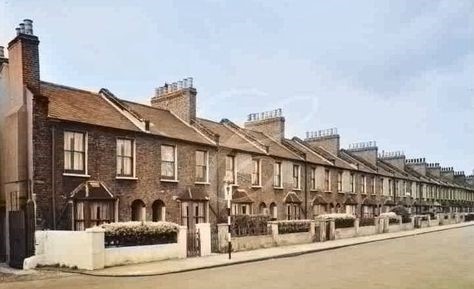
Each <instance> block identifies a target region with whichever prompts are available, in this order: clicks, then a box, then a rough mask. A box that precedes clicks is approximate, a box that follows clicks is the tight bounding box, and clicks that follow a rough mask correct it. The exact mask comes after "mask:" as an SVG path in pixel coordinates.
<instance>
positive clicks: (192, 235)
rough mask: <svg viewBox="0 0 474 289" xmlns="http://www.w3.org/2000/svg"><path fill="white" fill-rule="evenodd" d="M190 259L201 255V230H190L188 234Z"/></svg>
mask: <svg viewBox="0 0 474 289" xmlns="http://www.w3.org/2000/svg"><path fill="white" fill-rule="evenodd" d="M186 243H187V247H188V250H187V251H188V254H187V256H188V257H197V256H200V255H201V242H200V240H199V230H198V229H196V228H194V229H188V233H187V242H186Z"/></svg>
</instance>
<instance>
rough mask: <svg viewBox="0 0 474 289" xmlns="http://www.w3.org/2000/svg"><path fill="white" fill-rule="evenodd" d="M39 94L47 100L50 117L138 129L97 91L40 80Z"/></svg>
mask: <svg viewBox="0 0 474 289" xmlns="http://www.w3.org/2000/svg"><path fill="white" fill-rule="evenodd" d="M40 85H41V95H43V96H45V97H47V98H48V100H49V109H48V116H49V117H51V118H56V119H61V120H67V121H74V122H80V123H87V124H92V125H99V126H105V127H111V128H118V129H124V130H131V131H140V129H139V128H138V127H136V126H135V125H134V124H133V123H131V122H130V121H129V120H128V119H127V118H126V117H125V116H123V115H122V114H121V113H120V112H118V111H117V110H116V109H115V108H114V107H112V106H111V105H110V104H108V103H107V101H106V100H105V99H103V98H102V96H101V95H99V94H98V93H94V92H90V91H85V90H80V89H76V88H71V87H66V86H62V85H58V84H53V83H49V82H44V81H42V82H41V84H40Z"/></svg>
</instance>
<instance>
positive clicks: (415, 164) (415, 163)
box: [406, 158, 427, 176]
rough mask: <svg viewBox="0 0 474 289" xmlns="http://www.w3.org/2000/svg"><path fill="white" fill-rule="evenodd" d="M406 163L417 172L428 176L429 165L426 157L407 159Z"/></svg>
mask: <svg viewBox="0 0 474 289" xmlns="http://www.w3.org/2000/svg"><path fill="white" fill-rule="evenodd" d="M406 165H407V166H409V167H410V168H412V169H414V170H415V171H416V172H417V173H419V174H422V175H423V176H426V168H427V165H426V159H425V158H416V159H407V160H406Z"/></svg>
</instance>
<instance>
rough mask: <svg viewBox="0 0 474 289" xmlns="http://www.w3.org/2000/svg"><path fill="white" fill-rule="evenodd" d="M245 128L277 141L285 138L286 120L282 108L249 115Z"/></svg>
mask: <svg viewBox="0 0 474 289" xmlns="http://www.w3.org/2000/svg"><path fill="white" fill-rule="evenodd" d="M244 127H245V128H247V129H250V130H255V131H259V132H263V133H265V134H267V135H269V136H271V137H272V138H274V139H275V140H277V141H281V140H282V139H283V138H285V118H284V117H283V113H282V110H281V108H278V109H275V110H270V111H264V112H261V113H251V114H249V115H248V116H247V121H246V122H245V123H244Z"/></svg>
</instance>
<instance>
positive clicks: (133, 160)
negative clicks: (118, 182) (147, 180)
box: [115, 137, 136, 179]
mask: <svg viewBox="0 0 474 289" xmlns="http://www.w3.org/2000/svg"><path fill="white" fill-rule="evenodd" d="M119 141H130V142H131V149H132V156H131V157H130V158H131V160H132V171H131V174H130V175H127V174H118V173H117V167H116V169H115V177H116V178H117V179H135V178H136V142H135V139H133V138H127V137H117V138H116V141H115V143H116V152H115V159H116V162H115V165H116V166H118V159H119V154H118V151H117V146H118V142H119ZM120 157H122V161H123V158H124V156H120ZM122 169H123V164H122Z"/></svg>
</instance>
